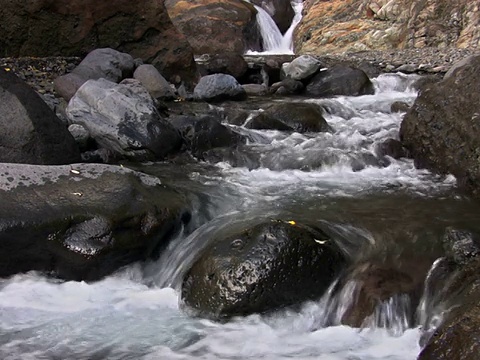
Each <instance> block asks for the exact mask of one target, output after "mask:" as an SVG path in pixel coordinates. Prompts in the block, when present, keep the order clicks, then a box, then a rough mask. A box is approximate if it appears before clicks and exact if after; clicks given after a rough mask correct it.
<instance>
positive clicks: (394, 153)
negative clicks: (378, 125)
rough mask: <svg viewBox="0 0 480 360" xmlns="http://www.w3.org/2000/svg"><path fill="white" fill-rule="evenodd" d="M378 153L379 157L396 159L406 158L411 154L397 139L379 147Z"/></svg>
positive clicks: (384, 142)
mask: <svg viewBox="0 0 480 360" xmlns="http://www.w3.org/2000/svg"><path fill="white" fill-rule="evenodd" d="M376 153H377V155H378V156H379V157H384V156H391V157H392V158H394V159H400V158H406V157H408V156H409V155H410V154H409V152H408V150H407V149H406V148H405V147H404V146H403V144H402V143H401V142H400V141H399V140H397V139H392V138H390V139H387V140H385V141H383V142H381V143H380V144H378V145H377V148H376Z"/></svg>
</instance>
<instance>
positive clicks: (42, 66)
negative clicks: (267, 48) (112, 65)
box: [0, 47, 475, 98]
mask: <svg viewBox="0 0 480 360" xmlns="http://www.w3.org/2000/svg"><path fill="white" fill-rule="evenodd" d="M474 53H475V50H474V49H473V50H472V49H458V48H454V47H450V48H445V49H438V48H421V49H404V50H390V51H359V52H349V53H331V54H325V55H322V56H320V57H319V59H320V60H321V61H322V62H323V63H325V64H327V65H334V64H336V63H339V62H349V63H352V64H353V65H356V66H359V67H362V68H367V69H366V70H368V68H369V69H370V71H367V72H370V73H372V74H375V73H377V74H378V73H381V72H397V71H400V72H405V73H420V74H444V73H446V72H447V71H448V70H449V69H450V67H451V66H452V65H453V63H455V62H456V61H458V60H461V59H463V58H465V57H467V56H469V55H472V54H474ZM80 61H81V59H80V58H78V57H45V58H39V57H18V58H13V57H10V58H0V67H1V68H4V69H9V70H10V71H13V72H14V73H15V74H17V75H18V76H19V77H20V78H21V79H22V80H24V81H25V82H26V83H27V84H29V85H30V86H31V87H33V88H34V89H35V90H36V91H37V92H38V93H40V94H43V95H44V94H50V95H55V91H54V88H53V80H54V79H55V78H57V77H58V76H61V75H64V74H66V73H69V72H70V71H71V70H73V69H74V68H75V66H77V65H78V64H79V63H80ZM47 98H50V97H49V96H47Z"/></svg>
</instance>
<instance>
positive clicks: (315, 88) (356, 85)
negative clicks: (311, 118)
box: [305, 65, 375, 97]
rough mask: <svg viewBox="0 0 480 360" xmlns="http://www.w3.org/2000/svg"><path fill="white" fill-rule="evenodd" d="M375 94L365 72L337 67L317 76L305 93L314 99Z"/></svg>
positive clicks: (321, 72) (346, 67)
mask: <svg viewBox="0 0 480 360" xmlns="http://www.w3.org/2000/svg"><path fill="white" fill-rule="evenodd" d="M374 92H375V89H374V87H373V84H372V82H371V81H370V79H369V78H368V76H367V74H366V73H365V72H364V71H362V70H360V69H356V68H352V67H349V66H343V65H336V66H334V67H332V68H329V69H328V70H324V71H320V72H319V73H318V74H316V75H315V76H314V77H313V78H312V79H311V80H310V81H309V83H308V85H307V87H306V92H305V93H306V95H308V96H312V97H330V96H336V95H345V96H359V95H370V94H373V93H374Z"/></svg>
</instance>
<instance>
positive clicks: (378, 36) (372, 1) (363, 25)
mask: <svg viewBox="0 0 480 360" xmlns="http://www.w3.org/2000/svg"><path fill="white" fill-rule="evenodd" d="M304 14H305V16H304V17H303V19H302V22H301V23H300V25H299V26H298V27H297V29H296V31H295V37H294V43H295V49H296V52H297V53H309V54H320V53H331V52H344V51H362V50H385V49H404V48H423V47H430V46H432V47H439V48H444V47H448V46H454V47H458V48H479V47H480V26H479V25H480V8H479V6H478V4H477V3H476V2H474V1H470V0H457V1H453V2H452V1H448V0H425V1H414V0H332V1H323V0H307V1H305V8H304Z"/></svg>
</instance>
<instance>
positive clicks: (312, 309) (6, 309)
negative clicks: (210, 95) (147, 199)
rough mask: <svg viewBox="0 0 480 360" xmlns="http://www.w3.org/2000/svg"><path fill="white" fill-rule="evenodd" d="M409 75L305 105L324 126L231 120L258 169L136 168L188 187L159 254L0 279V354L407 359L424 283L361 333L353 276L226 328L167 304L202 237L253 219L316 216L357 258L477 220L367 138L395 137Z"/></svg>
mask: <svg viewBox="0 0 480 360" xmlns="http://www.w3.org/2000/svg"><path fill="white" fill-rule="evenodd" d="M414 80H415V78H414V77H412V76H402V75H382V76H380V77H379V78H377V79H375V80H374V82H375V85H376V90H377V92H376V94H375V95H368V96H361V97H337V98H332V99H326V100H325V99H321V100H308V101H311V102H315V103H319V104H321V105H322V106H323V108H324V109H325V118H326V119H327V121H328V122H329V124H330V126H331V127H332V129H333V130H332V131H331V132H329V133H320V134H313V133H310V134H298V133H286V132H279V131H267V130H251V129H245V128H242V127H237V129H238V130H242V131H243V132H244V133H246V134H250V135H251V136H250V137H249V138H250V140H251V141H250V143H248V144H247V145H245V147H244V148H241V149H239V151H240V153H239V156H240V157H242V158H252V159H255V162H256V163H257V165H258V166H257V167H255V168H252V169H250V170H249V169H247V168H246V167H235V166H232V164H231V163H228V162H224V163H219V164H217V165H208V164H205V163H200V162H199V163H192V164H190V165H176V164H174V163H173V164H172V163H154V164H145V165H143V166H141V169H142V171H145V172H148V173H151V174H156V175H157V176H159V177H160V178H161V180H162V183H164V184H169V183H171V184H173V185H174V186H175V187H177V188H178V189H179V190H181V191H182V192H184V193H185V194H187V196H188V198H189V199H190V201H191V203H192V208H193V209H194V210H193V219H192V224H191V225H190V226H189V227H188V228H186V229H184V231H183V232H182V233H181V234H179V235H178V237H177V238H176V239H174V240H173V241H172V242H171V243H170V245H169V247H168V248H167V249H166V250H165V252H164V253H163V254H162V256H161V257H160V259H158V260H156V261H152V262H150V263H148V264H135V265H131V266H128V267H126V268H125V269H122V270H121V271H119V272H117V273H116V274H113V275H111V276H108V277H107V278H106V279H104V280H102V281H99V282H96V283H91V284H88V283H84V282H62V281H57V280H52V279H49V278H47V277H45V276H43V275H41V274H37V273H28V274H23V275H16V276H13V277H11V278H9V279H3V280H0V358H2V359H5V360H13V359H19V358H21V359H26V360H28V359H127V358H131V359H173V360H175V359H178V360H187V359H206V360H214V359H259V358H261V359H267V360H268V359H272V360H281V359H291V358H296V359H325V360H347V359H358V360H367V359H368V360H372V359H377V360H381V359H383V360H387V359H389V360H408V359H411V360H413V359H415V358H416V357H417V355H418V353H419V351H420V345H419V339H420V334H421V331H420V330H419V328H418V326H420V325H424V324H427V325H424V326H433V325H432V324H433V323H434V321H433V320H432V319H435V318H437V314H436V311H443V309H442V307H441V306H440V305H441V304H439V303H438V301H437V300H435V301H433V302H432V300H431V298H432V297H431V296H430V295H428V294H430V292H431V291H432V290H431V289H432V288H431V286H432V285H431V284H430V281H429V280H428V279H427V281H426V288H427V293H428V294H427V295H426V298H424V300H423V301H421V303H420V307H419V308H418V312H419V315H417V317H416V320H415V321H413V322H412V321H411V318H413V316H412V314H414V313H415V309H413V308H412V302H411V299H410V298H408V296H406V295H402V294H399V295H396V296H394V297H392V298H391V299H388V300H386V301H384V302H382V303H380V304H378V305H377V307H376V309H375V310H374V312H373V314H371V316H370V317H367V319H366V321H365V322H364V323H363V327H364V328H363V329H362V330H359V329H356V328H351V327H349V326H345V325H342V321H341V320H342V317H343V314H344V313H345V311H346V309H347V308H348V307H349V306H351V305H352V302H354V301H355V299H356V295H355V294H356V291H357V289H358V288H357V286H358V283H355V282H348V283H347V284H346V285H344V286H343V287H342V288H341V289H340V290H339V289H338V288H337V287H338V286H337V284H333V285H332V287H331V289H330V290H329V291H328V292H327V293H326V294H325V295H324V296H323V297H322V298H321V299H318V300H317V301H314V302H308V303H306V304H303V305H302V306H300V307H298V308H294V309H283V310H279V311H276V312H273V313H271V314H268V315H252V316H248V317H244V318H237V319H233V320H232V321H229V322H227V323H216V322H212V321H209V320H202V319H198V318H195V317H190V316H189V315H188V314H187V313H186V312H184V311H183V309H182V306H181V304H179V298H178V290H179V288H180V286H181V281H182V277H183V275H184V274H185V272H186V271H187V270H188V268H189V266H190V264H191V263H192V261H193V260H194V259H195V256H196V255H197V254H198V253H199V252H200V251H201V250H202V248H204V247H205V246H206V245H207V240H208V239H212V238H215V237H216V236H217V235H221V234H222V232H223V231H225V230H226V229H228V228H230V227H241V226H243V225H245V224H246V225H248V224H250V223H251V222H252V221H253V220H252V219H254V220H255V221H257V220H258V219H259V218H265V219H268V218H271V217H277V218H278V217H280V218H288V219H295V220H298V221H309V222H313V223H320V222H321V223H322V224H323V225H324V226H325V227H327V228H328V229H329V231H330V233H331V235H332V237H333V238H334V239H335V241H337V242H338V244H339V245H340V246H341V247H342V248H343V249H344V250H345V253H346V254H348V255H349V256H350V257H351V258H352V259H355V260H362V259H370V258H378V259H380V260H383V261H385V259H384V254H395V258H402V255H403V258H406V259H409V258H410V257H411V254H412V253H413V254H416V255H417V256H418V254H420V253H421V254H424V255H422V256H424V257H425V259H426V261H427V263H429V264H431V263H433V261H434V260H435V259H436V258H438V257H439V256H441V252H440V251H439V250H438V249H437V248H436V246H435V244H437V243H438V233H439V231H440V230H441V229H443V228H444V227H445V224H446V223H448V224H449V225H455V224H456V223H462V224H463V223H465V222H466V221H472V222H473V223H475V222H477V220H478V216H479V214H480V210H479V209H478V208H477V207H476V205H475V204H472V203H470V202H465V201H462V200H461V197H455V196H449V195H448V194H446V193H445V190H448V191H449V192H451V191H452V187H453V186H454V179H453V178H452V177H440V176H435V175H433V174H430V173H429V172H427V171H423V170H417V169H415V167H414V166H413V163H412V161H410V160H405V159H401V160H395V159H391V158H385V157H384V156H382V155H379V154H377V152H376V147H377V145H378V144H379V143H381V142H382V141H384V140H385V139H387V138H389V137H394V138H395V137H396V136H398V129H399V125H400V122H401V116H402V114H397V113H392V112H391V111H390V105H391V104H392V103H393V102H394V101H399V100H400V101H405V102H407V103H410V104H411V103H412V102H413V101H414V99H415V96H416V93H415V91H414V90H412V89H411V87H410V85H411V84H412V82H413V81H414ZM296 101H300V100H296ZM232 127H233V126H232ZM432 271H434V270H432ZM425 299H426V300H425ZM439 309H440V310H439ZM428 324H430V325H428Z"/></svg>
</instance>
